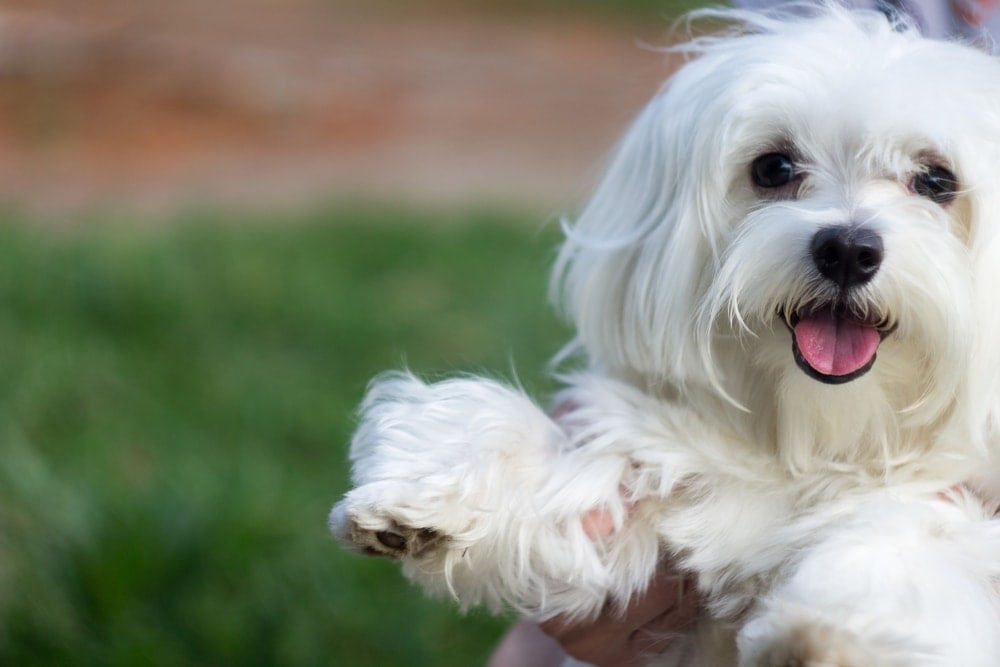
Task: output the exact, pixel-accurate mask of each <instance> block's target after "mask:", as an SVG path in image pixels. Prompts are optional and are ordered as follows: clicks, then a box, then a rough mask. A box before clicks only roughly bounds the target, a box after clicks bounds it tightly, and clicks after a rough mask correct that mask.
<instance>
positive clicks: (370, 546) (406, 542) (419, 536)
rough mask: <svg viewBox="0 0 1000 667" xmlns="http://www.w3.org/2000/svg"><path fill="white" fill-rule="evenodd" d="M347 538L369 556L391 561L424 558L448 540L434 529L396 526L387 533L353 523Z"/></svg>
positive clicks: (395, 524) (391, 527)
mask: <svg viewBox="0 0 1000 667" xmlns="http://www.w3.org/2000/svg"><path fill="white" fill-rule="evenodd" d="M344 537H345V538H346V540H347V541H349V542H351V543H352V544H353V545H354V546H355V547H356V548H357V549H358V550H359V551H360V552H361V553H363V554H365V555H368V556H387V557H389V558H416V557H420V556H422V555H425V554H427V553H428V552H429V551H431V550H433V549H436V548H438V547H440V546H442V545H443V544H444V543H445V542H446V540H447V538H446V536H445V535H443V534H441V533H440V532H438V531H437V530H434V529H433V528H412V527H410V526H404V525H402V524H399V523H395V522H393V523H392V525H391V526H390V527H389V528H388V529H386V530H370V529H367V528H363V527H361V526H359V525H358V524H357V523H356V522H354V521H352V522H351V523H350V525H349V526H348V529H347V531H346V535H345V536H344Z"/></svg>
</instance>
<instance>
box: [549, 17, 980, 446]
mask: <svg viewBox="0 0 1000 667" xmlns="http://www.w3.org/2000/svg"><path fill="white" fill-rule="evenodd" d="M725 18H728V19H737V20H738V21H739V22H740V28H739V30H738V31H736V32H733V33H731V34H728V35H726V36H722V37H712V38H704V39H700V40H695V41H693V42H692V43H691V44H689V45H688V46H687V47H684V48H685V49H687V50H689V51H692V52H696V54H697V57H696V58H695V59H693V60H692V61H690V62H688V63H687V64H685V65H684V66H683V67H681V68H680V69H679V70H678V72H677V73H676V74H675V75H674V76H673V77H672V79H671V80H670V81H669V82H668V83H667V85H666V86H665V87H664V89H663V90H662V91H661V93H660V94H659V95H658V96H657V97H656V98H655V99H654V100H653V101H652V102H651V103H650V104H649V105H648V107H647V108H646V109H645V110H644V111H643V112H642V114H641V115H640V116H639V118H638V119H637V120H636V121H635V123H634V125H633V126H632V128H631V129H630V130H629V131H628V133H627V134H626V136H625V137H624V139H623V140H622V142H621V144H620V146H619V147H618V149H617V152H616V154H615V156H614V158H613V160H612V163H611V165H610V167H609V169H608V171H607V174H606V175H605V177H604V179H603V181H602V182H601V183H600V184H599V186H598V188H597V191H596V193H595V195H594V197H593V198H592V200H591V201H590V203H589V204H588V205H587V207H586V208H585V209H584V211H583V213H582V214H581V216H580V217H579V219H578V220H577V221H576V224H575V225H573V226H572V227H570V228H568V230H567V234H568V238H567V241H566V243H565V245H564V247H563V250H562V252H561V254H560V257H559V261H558V263H557V267H556V278H555V282H554V285H555V286H556V288H557V289H559V290H560V293H561V295H562V297H563V300H564V304H565V306H566V308H567V309H568V312H569V313H570V315H571V317H572V319H573V320H574V322H575V324H576V325H577V328H578V332H579V342H580V344H581V345H582V347H583V348H584V349H585V350H586V352H587V353H588V355H589V356H590V357H591V359H592V360H594V361H595V362H596V363H597V364H599V365H601V366H602V367H604V368H607V369H609V370H610V371H611V372H613V373H618V374H620V375H623V376H628V377H632V378H635V377H639V378H642V379H643V380H644V381H645V382H646V383H649V384H650V385H651V386H652V385H655V384H657V383H660V384H663V383H665V384H669V385H671V386H672V387H675V388H679V389H681V390H685V389H690V390H697V391H700V392H703V394H705V393H709V392H711V393H714V394H715V395H716V396H718V397H720V399H724V400H727V401H729V403H730V404H736V405H739V406H742V407H746V408H748V409H750V410H752V411H754V412H756V413H757V414H758V415H759V414H760V413H761V412H767V411H768V410H770V412H772V413H774V414H778V413H780V412H782V411H784V412H786V413H787V412H792V411H802V412H803V413H808V415H807V416H806V417H803V419H806V420H807V421H809V422H811V423H815V422H816V419H815V418H816V414H817V413H820V412H828V413H829V414H836V415H838V416H837V417H835V418H836V419H840V420H843V419H852V417H851V415H852V414H854V415H855V416H854V417H853V419H855V420H856V421H857V422H858V423H859V424H861V426H859V427H858V428H859V429H866V430H868V431H871V430H873V429H872V424H871V423H870V420H872V419H877V420H880V422H884V424H883V428H882V431H883V435H882V437H883V438H890V437H891V438H896V439H900V438H902V439H905V438H906V437H907V436H905V435H901V434H900V433H898V432H893V433H891V434H889V433H888V432H887V427H885V424H887V423H889V422H892V423H894V424H900V423H902V424H911V425H915V426H917V427H920V428H923V429H925V430H926V429H927V428H928V427H931V428H932V429H935V430H937V431H940V430H942V429H944V427H945V426H944V425H946V424H947V425H948V426H949V427H951V426H955V425H957V424H960V425H961V426H962V430H961V432H962V434H963V435H962V436H961V437H974V438H977V439H978V438H980V437H981V436H982V433H983V430H984V425H985V424H986V423H987V422H988V421H990V415H991V411H992V410H993V406H994V403H995V402H996V399H997V391H996V386H995V385H996V377H995V376H996V375H997V372H998V371H1000V242H998V236H1000V235H998V231H1000V229H998V228H1000V62H997V61H996V60H995V59H994V58H993V57H991V56H989V55H987V54H986V53H984V52H981V51H979V50H977V49H975V48H972V47H969V46H963V45H958V44H952V43H946V42H940V41H931V40H927V39H924V38H922V37H920V36H919V35H918V34H917V33H916V32H915V31H914V30H912V29H910V28H909V27H908V26H906V25H900V24H898V23H894V22H892V21H890V20H889V19H887V18H886V17H884V16H883V15H881V14H879V13H876V12H870V13H864V12H862V13H849V12H847V11H844V10H840V9H836V8H824V9H821V10H819V11H818V12H817V14H816V15H815V16H811V17H807V18H801V17H798V18H794V17H784V18H776V17H774V16H761V15H754V14H746V13H742V12H727V13H725ZM782 406H784V407H782ZM876 412H879V413H880V414H881V416H879V417H875V416H873V415H874V414H875V413H876ZM890 415H891V416H890ZM831 418H834V417H831ZM779 419H785V420H786V421H787V420H788V419H789V417H788V415H784V416H781V417H775V420H779ZM793 421H794V419H793ZM773 427H774V426H773V425H772V428H773ZM777 428H779V429H780V428H790V427H789V426H787V424H786V425H785V426H784V427H783V426H781V425H778V426H777ZM837 428H839V429H841V430H843V427H842V426H838V427H837ZM789 435H790V437H791V434H789ZM795 437H797V436H795Z"/></svg>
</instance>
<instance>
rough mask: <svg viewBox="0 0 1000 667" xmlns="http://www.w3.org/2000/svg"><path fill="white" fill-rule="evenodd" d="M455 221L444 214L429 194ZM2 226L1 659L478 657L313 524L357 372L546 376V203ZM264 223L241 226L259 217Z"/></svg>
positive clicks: (440, 606) (437, 610) (390, 661)
mask: <svg viewBox="0 0 1000 667" xmlns="http://www.w3.org/2000/svg"><path fill="white" fill-rule="evenodd" d="M446 217H447V216H446ZM16 223H17V221H16V220H14V221H12V220H9V219H8V220H6V221H5V224H4V225H3V226H2V227H0V377H2V381H0V415H2V420H0V428H2V437H3V455H2V456H0V508H2V509H0V536H2V541H0V615H2V618H3V623H2V624H0V664H5V665H122V666H125V665H139V664H144V665H223V664H225V665H394V664H407V665H471V664H479V663H481V662H482V661H483V659H484V657H485V655H486V652H488V650H489V647H490V646H491V645H492V643H493V642H494V641H495V639H496V637H497V636H498V633H499V632H500V631H501V629H502V627H503V625H504V621H502V620H501V621H498V620H496V619H490V618H487V617H485V616H479V615H472V616H471V617H467V618H464V619H461V620H458V618H457V614H456V613H455V612H454V610H453V608H452V606H451V605H450V604H448V603H439V602H432V601H428V600H425V599H424V598H423V597H422V595H420V593H419V592H417V591H416V590H415V589H412V588H410V587H409V586H407V584H406V583H405V582H404V581H403V580H402V578H401V576H400V575H399V573H398V568H397V567H396V566H395V565H394V564H392V563H388V562H383V561H380V560H373V559H365V558H361V557H357V556H352V555H349V554H347V553H344V552H342V551H340V550H339V549H338V548H337V547H336V546H335V545H334V544H333V542H332V540H331V539H330V538H329V536H328V534H327V532H326V530H325V517H326V513H327V512H328V510H329V507H330V505H331V504H332V502H333V501H334V500H335V499H336V498H337V496H338V495H339V494H340V493H342V492H343V491H345V490H346V489H347V487H348V481H347V470H346V455H345V449H346V443H347V441H348V439H349V435H350V431H351V429H352V414H353V410H354V407H355V405H356V403H357V402H358V400H359V398H360V396H361V395H362V392H363V391H364V387H365V385H366V383H367V381H368V380H369V379H370V378H371V376H372V375H373V374H375V373H377V372H379V371H381V370H384V369H386V368H392V367H399V366H400V365H401V364H404V363H405V364H408V365H409V366H411V367H412V368H414V369H419V370H420V371H421V372H424V373H429V374H435V373H445V372H448V371H453V370H456V369H461V370H477V369H479V370H486V371H488V372H491V373H493V374H497V375H501V376H507V377H510V375H511V372H510V370H511V368H512V361H511V360H512V359H516V360H517V364H516V365H517V368H518V372H519V374H520V379H521V380H522V381H523V382H524V383H525V385H526V386H528V387H529V388H534V389H535V390H540V391H542V392H544V391H545V386H546V385H545V379H544V377H543V376H542V369H543V367H544V365H545V360H546V359H547V358H548V357H549V356H550V355H551V354H552V353H553V352H554V351H555V349H556V347H557V346H558V345H559V343H560V342H561V341H562V340H564V338H565V335H566V334H565V332H564V331H561V330H560V326H559V324H558V323H557V322H556V321H555V318H554V317H553V316H552V315H551V313H550V311H549V308H548V307H547V305H546V303H545V297H544V288H543V287H544V283H545V273H546V266H547V264H548V261H549V255H550V252H551V250H552V248H553V247H554V243H555V240H556V230H555V229H553V227H554V226H553V225H550V226H548V227H545V228H543V227H540V226H538V225H535V224H530V223H528V224H526V222H525V221H524V220H519V219H516V218H512V217H509V216H504V215H502V214H491V213H486V212H471V213H466V214H459V213H456V214H454V215H452V216H450V219H444V220H442V219H441V218H440V217H439V216H438V217H435V218H433V219H432V218H431V217H430V216H429V215H428V216H421V215H420V214H417V213H412V212H406V211H389V210H381V211H380V210H376V209H372V208H370V207H369V208H366V209H364V210H350V209H340V208H338V207H336V206H334V207H330V208H328V209H323V210H318V211H315V212H313V213H308V214H298V215H297V216H292V217H291V219H285V220H283V221H282V222H281V224H274V221H268V220H261V221H253V220H247V219H245V218H240V219H233V218H227V217H226V215H225V214H222V213H206V214H201V215H189V216H186V217H183V218H182V219H179V220H178V221H176V222H175V223H174V224H172V225H163V226H158V227H155V228H147V229H140V228H135V227H132V228H129V227H123V226H120V225H112V226H89V227H87V228H86V230H85V231H83V230H79V229H73V230H59V231H51V230H50V231H44V230H38V229H33V228H30V227H28V226H25V225H23V224H16ZM258 223H259V224H258Z"/></svg>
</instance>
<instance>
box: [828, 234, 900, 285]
mask: <svg viewBox="0 0 1000 667" xmlns="http://www.w3.org/2000/svg"><path fill="white" fill-rule="evenodd" d="M811 249H812V257H813V261H814V262H815V263H816V268H817V269H819V272H820V273H821V274H823V275H824V276H825V277H827V278H829V279H830V280H832V281H833V282H835V283H837V284H838V285H840V287H841V288H842V289H847V288H849V287H856V286H858V285H864V284H865V283H866V282H868V281H869V280H871V279H872V276H874V275H875V274H876V273H878V267H879V266H881V264H882V257H883V255H884V254H885V253H884V251H883V248H882V237H880V236H879V235H878V234H876V233H875V232H873V231H872V230H870V229H863V228H859V227H827V228H826V229H821V230H819V231H818V232H816V235H815V236H813V240H812V247H811Z"/></svg>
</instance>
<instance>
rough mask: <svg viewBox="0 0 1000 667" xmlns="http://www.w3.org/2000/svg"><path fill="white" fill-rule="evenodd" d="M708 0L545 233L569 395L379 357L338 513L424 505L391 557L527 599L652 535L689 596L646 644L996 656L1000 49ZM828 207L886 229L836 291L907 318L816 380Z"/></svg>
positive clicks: (452, 583)
mask: <svg viewBox="0 0 1000 667" xmlns="http://www.w3.org/2000/svg"><path fill="white" fill-rule="evenodd" d="M711 14H712V16H714V17H715V18H723V19H725V20H727V21H732V22H736V23H737V24H738V27H737V29H735V30H734V31H732V32H731V33H729V34H725V35H722V36H716V37H708V38H700V39H697V40H694V41H692V42H691V43H689V44H688V45H686V46H685V47H682V48H683V49H685V50H687V51H690V52H691V53H692V54H694V55H696V56H697V57H696V58H694V59H693V60H692V61H691V62H689V63H687V64H686V65H685V66H684V67H682V68H681V69H680V70H679V71H678V73H677V74H676V75H675V76H674V77H673V78H672V79H671V80H670V81H669V82H668V83H667V84H666V86H665V87H664V88H663V90H662V91H661V92H660V93H659V94H658V95H657V96H656V98H655V99H654V100H653V101H652V102H651V103H650V104H649V105H648V106H647V108H646V109H645V110H644V111H643V112H642V113H641V114H640V116H639V117H638V119H637V120H636V121H635V123H634V124H633V126H632V127H631V129H630V130H629V131H628V132H627V134H626V135H625V137H624V138H623V140H622V142H621V144H620V145H619V147H618V148H617V150H616V152H615V156H614V158H613V160H612V161H611V163H610V165H609V168H608V170H607V173H606V175H605V177H604V179H603V181H602V182H601V183H600V185H599V186H598V188H597V190H596V192H595V194H594V196H593V198H592V199H591V201H590V203H589V204H588V205H587V206H586V208H585V209H584V210H583V212H582V213H581V215H580V216H579V217H578V219H577V220H576V221H575V224H573V225H572V226H569V227H567V230H566V231H567V238H566V242H565V244H564V245H563V247H562V249H561V252H560V254H559V257H558V259H557V262H556V267H555V271H554V277H553V293H554V294H555V295H556V297H557V298H558V300H559V301H560V303H561V304H562V305H563V308H564V310H565V312H566V313H567V315H568V316H569V318H570V319H571V320H572V321H573V323H574V324H575V325H576V327H577V339H576V341H575V346H576V348H577V350H578V351H579V352H580V353H581V356H583V357H584V358H585V359H586V369H585V370H581V371H579V372H577V373H574V374H571V375H569V376H567V377H566V378H565V379H566V389H565V390H564V391H563V392H562V394H561V395H560V396H559V397H557V404H560V405H563V406H569V407H570V408H571V409H569V410H566V411H564V413H563V414H561V415H560V416H559V417H558V423H556V422H555V421H553V420H552V419H551V418H550V417H548V416H547V415H546V413H545V411H543V410H542V409H540V408H539V407H537V406H536V405H535V404H534V403H532V402H531V401H530V400H529V399H528V398H527V397H525V396H524V395H523V393H522V392H520V391H519V390H517V389H515V388H511V387H507V386H505V385H503V384H500V383H497V382H494V381H491V380H487V379H483V378H475V377H466V378H458V379H453V380H448V381H446V382H441V383H437V384H426V383H424V382H422V381H420V380H418V379H417V378H415V377H413V376H411V375H407V374H393V375H389V376H385V377H383V378H381V379H378V380H377V381H376V382H375V383H374V384H373V386H372V388H371V391H370V393H369V396H368V397H367V399H366V401H365V404H364V405H363V407H362V413H361V424H360V427H359V429H358V431H357V433H356V435H355V437H354V440H353V442H352V447H351V457H352V459H353V461H354V483H355V486H356V488H355V489H354V490H352V491H350V492H349V493H348V494H347V495H346V496H345V498H344V499H343V500H342V501H341V502H340V503H338V504H337V505H336V506H335V507H334V509H333V512H332V514H331V519H330V522H331V528H332V530H333V531H334V533H335V534H336V535H337V536H338V537H339V538H340V539H341V540H342V541H344V542H345V543H346V544H347V545H348V546H352V545H353V543H354V542H355V541H357V539H358V537H357V536H358V535H359V534H360V535H362V537H364V536H371V535H376V534H378V533H380V532H382V531H387V532H390V533H392V532H398V531H400V530H401V529H402V530H404V532H405V530H411V529H412V530H419V529H433V531H434V534H436V535H437V534H440V535H442V536H444V541H443V542H442V543H440V545H439V546H437V547H435V548H430V549H426V550H424V551H421V552H419V553H406V554H400V555H402V556H404V557H403V562H404V572H405V573H406V575H407V576H408V577H410V578H412V579H413V580H415V581H417V582H419V583H420V584H422V585H423V586H424V587H425V588H427V590H429V591H431V592H432V593H438V594H448V595H451V596H453V597H454V598H455V599H456V600H458V601H459V603H460V604H461V605H463V606H470V605H477V604H485V605H487V606H489V607H490V608H493V609H499V608H502V607H512V608H514V609H516V610H518V611H519V612H521V613H523V614H526V615H529V616H532V617H534V618H540V619H541V618H549V617H552V616H555V615H560V614H562V615H567V616H569V617H581V618H582V617H589V616H593V615H595V614H597V613H598V612H599V611H600V610H601V609H602V608H605V606H606V605H607V604H608V602H609V601H610V602H612V603H616V604H619V605H622V604H625V603H627V601H628V600H629V599H630V598H631V597H632V596H634V595H635V594H637V593H639V592H641V591H642V590H644V588H645V587H646V585H647V583H648V581H649V579H650V577H651V576H652V574H653V572H654V570H655V568H656V565H657V562H658V561H659V560H660V559H661V558H663V557H664V556H665V555H670V556H673V557H675V558H677V559H678V560H679V561H680V562H681V563H682V564H683V565H684V567H686V568H688V569H690V570H691V571H693V572H695V573H697V575H698V578H699V586H700V588H701V590H702V592H703V594H704V596H705V599H706V603H707V606H708V614H707V615H706V619H705V620H704V621H703V622H701V623H700V624H699V627H698V629H697V631H696V632H695V633H694V634H693V635H692V636H691V637H690V638H689V639H688V641H686V642H678V643H676V644H675V645H674V646H673V647H672V648H671V650H670V652H669V653H668V654H666V655H664V656H661V657H660V658H659V660H660V662H658V663H657V664H664V665H668V664H685V665H710V666H711V667H720V666H724V665H727V664H739V665H741V666H750V665H786V664H811V663H809V662H808V660H813V661H815V664H841V665H869V666H872V665H873V666H876V667H877V666H880V665H884V666H886V667H888V666H894V665H907V666H919V665H963V666H977V665H982V666H983V667H986V666H988V665H993V666H995V665H998V664H1000V602H998V600H1000V598H998V594H997V577H998V576H1000V528H998V524H997V522H996V521H994V520H993V518H992V514H991V511H988V510H987V509H985V507H986V505H985V503H984V502H983V501H982V500H981V498H982V497H983V494H984V493H994V494H995V493H998V492H1000V474H997V470H998V467H997V453H998V452H997V448H998V437H997V435H998V434H997V427H998V423H997V421H998V398H1000V397H998V389H1000V387H998V384H997V382H998V377H1000V307H998V306H997V304H998V299H1000V234H998V230H1000V63H998V62H997V61H996V60H995V59H994V58H993V57H992V56H989V55H987V54H985V53H982V52H980V51H977V50H975V49H973V48H971V47H967V46H963V45H959V44H950V43H945V42H932V41H929V40H926V39H923V38H921V37H920V36H919V35H917V34H916V33H915V31H914V30H912V29H911V28H910V27H909V26H906V25H900V24H894V23H891V22H890V21H888V20H886V19H885V17H883V16H882V15H880V14H877V13H864V12H861V13H849V12H847V11H845V10H842V9H838V8H837V7H835V6H833V5H832V4H830V5H826V6H824V7H823V8H821V9H820V10H819V11H817V12H816V14H815V15H814V16H810V17H806V18H802V17H798V16H795V17H793V16H790V15H788V16H777V15H774V14H770V15H769V14H753V13H747V12H738V11H725V12H722V11H720V12H713V13H711ZM791 147H794V151H795V152H796V154H797V155H801V156H803V160H804V161H805V162H806V163H807V164H808V175H807V177H806V179H805V181H804V182H803V184H802V187H801V188H800V190H799V191H798V194H797V196H796V197H794V198H790V199H789V198H786V199H783V200H780V201H777V200H774V199H771V198H768V197H767V196H764V195H762V194H761V193H760V192H759V191H758V190H757V189H755V188H754V187H753V185H752V183H751V181H750V176H749V164H750V162H751V161H752V160H753V158H754V157H756V156H758V155H760V154H763V153H766V152H769V151H774V150H777V149H782V150H788V149H790V148H791ZM931 156H932V159H933V160H934V161H936V162H938V163H943V164H945V165H946V166H948V168H950V169H951V170H952V171H953V172H954V173H955V174H956V175H957V177H958V180H959V182H960V184H961V186H962V191H961V192H960V193H959V196H958V198H957V199H956V200H955V201H953V202H951V203H950V204H948V205H945V206H942V205H939V204H936V203H934V202H932V201H930V200H928V199H925V198H923V197H920V196H919V195H917V194H915V193H914V192H913V191H912V190H911V189H910V188H909V187H908V186H909V183H910V180H911V179H912V177H913V175H914V174H915V173H916V172H917V171H919V170H920V169H921V168H924V167H925V166H926V162H927V161H928V160H929V159H931ZM846 223H854V224H859V225H864V226H867V227H869V228H871V229H873V230H875V231H877V232H878V233H879V234H880V235H881V237H882V239H883V242H884V245H885V259H884V262H883V263H882V265H881V267H880V269H879V271H878V273H877V274H876V276H875V277H874V278H873V279H872V281H871V282H870V283H868V284H867V285H866V286H865V287H864V288H863V289H862V290H858V291H857V292H856V293H855V294H854V295H853V297H852V298H853V299H855V301H856V304H855V305H856V306H857V307H858V308H860V309H867V310H868V311H871V312H872V313H873V314H874V315H878V316H879V317H883V318H885V319H887V320H889V321H891V322H893V323H895V324H896V325H897V328H896V330H895V332H894V333H892V334H891V335H890V336H889V337H888V338H887V339H886V340H885V341H884V342H883V343H882V345H881V347H880V348H879V351H878V358H877V360H876V362H875V365H874V367H873V368H872V370H871V371H870V372H869V373H867V374H866V375H864V376H863V377H860V378H858V379H856V380H854V381H852V382H850V383H848V384H845V385H838V386H829V385H826V384H822V383H820V382H817V381H816V380H814V379H812V378H810V377H808V376H807V375H806V374H805V373H803V372H802V371H801V370H800V369H799V368H798V367H797V365H796V364H795V362H794V360H793V357H792V353H791V338H790V334H789V332H788V331H787V329H786V327H785V324H784V323H783V322H782V318H781V316H780V315H779V314H778V313H779V311H781V310H783V309H784V310H785V311H787V312H791V311H794V310H795V309H796V308H797V307H801V306H802V305H804V304H806V303H808V302H810V301H812V300H814V299H816V298H823V297H828V296H830V294H829V290H830V289H832V288H831V287H829V286H828V284H827V283H825V282H824V281H823V280H822V279H821V278H820V277H819V276H818V274H817V272H816V270H815V268H814V267H813V265H812V260H811V259H810V256H809V250H808V248H809V243H810V239H811V238H812V236H813V234H814V233H815V232H816V230H818V229H820V228H822V227H824V226H828V225H834V224H846ZM960 483H966V486H965V487H962V488H963V489H967V488H973V487H974V488H977V489H979V492H978V493H976V494H974V493H972V492H969V491H953V492H951V494H950V496H949V497H947V498H944V497H942V493H943V492H945V491H946V490H948V489H952V488H955V487H956V485H958V484H960ZM592 510H600V511H602V512H605V513H607V515H608V516H610V517H611V518H612V519H613V522H614V525H615V530H614V532H613V533H612V534H611V535H610V536H608V537H605V538H597V539H592V538H591V537H589V536H588V534H587V531H586V530H585V529H584V526H583V523H582V518H583V517H584V516H585V515H586V514H587V512H589V511H592ZM366 539H367V538H366ZM357 548H360V547H357ZM838 651H839V652H838ZM795 660H798V661H799V662H798V663H796V662H794V661H795ZM823 660H827V662H826V663H824V662H822V661H823Z"/></svg>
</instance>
